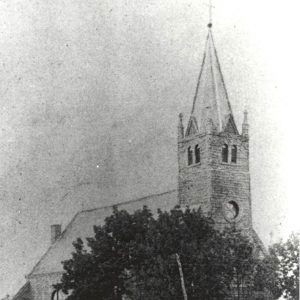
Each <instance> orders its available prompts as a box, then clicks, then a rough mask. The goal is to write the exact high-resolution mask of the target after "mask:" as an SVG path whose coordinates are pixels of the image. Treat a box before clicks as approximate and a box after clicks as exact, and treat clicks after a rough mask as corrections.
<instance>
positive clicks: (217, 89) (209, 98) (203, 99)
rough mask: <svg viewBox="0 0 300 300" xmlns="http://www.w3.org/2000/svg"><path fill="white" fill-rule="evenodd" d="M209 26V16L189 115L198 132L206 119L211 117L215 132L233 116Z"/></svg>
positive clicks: (222, 128)
mask: <svg viewBox="0 0 300 300" xmlns="http://www.w3.org/2000/svg"><path fill="white" fill-rule="evenodd" d="M211 28H212V23H211V17H210V23H209V24H208V34H207V39H206V46H205V52H204V57H203V61H202V66H201V71H200V74H199V77H198V82H197V86H196V92H195V96H194V101H193V107H192V112H191V116H193V117H194V118H196V120H197V124H198V128H199V131H200V132H205V123H206V122H207V120H208V119H211V121H212V123H213V125H214V126H215V127H216V129H217V132H221V131H223V130H224V128H225V127H226V125H227V121H228V119H229V117H232V118H233V115H232V110H231V106H230V103H229V99H228V94H227V90H226V87H225V83H224V78H223V74H222V72H221V66H220V63H219V59H218V55H217V50H216V48H215V45H214V40H213V35H212V30H211Z"/></svg>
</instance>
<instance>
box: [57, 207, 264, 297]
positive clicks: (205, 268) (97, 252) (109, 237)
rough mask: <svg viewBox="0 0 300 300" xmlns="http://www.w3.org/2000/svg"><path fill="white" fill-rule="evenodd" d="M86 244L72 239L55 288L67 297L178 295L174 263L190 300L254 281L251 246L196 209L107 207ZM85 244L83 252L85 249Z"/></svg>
mask: <svg viewBox="0 0 300 300" xmlns="http://www.w3.org/2000/svg"><path fill="white" fill-rule="evenodd" d="M94 231H95V236H94V237H93V238H88V239H87V245H86V246H85V245H84V243H83V241H82V240H80V239H78V240H77V241H76V242H74V247H75V251H74V252H73V253H72V258H71V259H69V260H67V261H64V262H63V266H64V271H65V272H64V274H63V276H62V279H61V283H59V284H58V285H56V286H55V288H56V289H60V290H62V291H63V292H64V293H66V294H68V298H67V299H69V300H94V299H95V300H96V299H105V300H110V299H111V300H112V299H116V300H117V299H122V296H124V295H126V296H128V297H129V299H133V300H134V299H143V300H150V299H151V300H155V299H161V300H164V299H166V300H167V299H168V300H169V299H174V300H176V299H183V289H182V285H181V280H180V279H181V278H180V272H179V266H178V261H177V260H176V257H177V258H178V257H179V259H180V263H181V265H182V273H183V275H184V276H183V280H184V285H185V289H186V292H187V295H188V299H189V300H193V299H224V298H225V297H226V296H227V295H232V293H233V291H236V290H237V287H238V288H239V289H240V290H241V292H239V291H238V296H240V295H241V293H242V292H244V291H243V289H242V287H244V286H245V285H246V286H248V287H249V286H253V284H254V283H253V282H254V274H255V272H256V270H257V269H258V263H257V260H255V258H254V255H253V249H254V248H253V245H252V243H251V241H249V240H248V239H247V238H246V237H244V236H243V235H242V234H241V233H240V232H238V231H236V230H234V229H227V230H225V231H224V232H222V233H220V232H218V231H216V230H215V229H214V228H213V223H212V220H211V219H210V218H207V217H205V216H203V214H202V212H201V210H198V211H195V210H190V209H188V208H187V209H185V210H182V209H180V208H179V207H176V208H174V209H173V210H171V211H170V212H162V211H160V210H159V211H158V213H157V215H155V217H154V216H153V215H152V213H151V211H150V210H149V209H148V208H147V207H144V208H143V209H142V210H138V211H136V212H134V213H133V214H130V213H128V212H126V211H124V210H122V211H119V210H117V209H115V210H114V212H113V214H112V215H111V216H110V217H108V218H106V220H105V224H104V225H103V226H95V227H94ZM87 249H88V250H87Z"/></svg>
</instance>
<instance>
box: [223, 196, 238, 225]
mask: <svg viewBox="0 0 300 300" xmlns="http://www.w3.org/2000/svg"><path fill="white" fill-rule="evenodd" d="M224 214H225V218H226V219H228V220H229V221H231V220H234V219H236V218H237V216H238V215H239V206H238V205H237V203H236V202H235V201H228V202H226V203H225V205H224Z"/></svg>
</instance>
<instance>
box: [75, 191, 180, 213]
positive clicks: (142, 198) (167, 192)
mask: <svg viewBox="0 0 300 300" xmlns="http://www.w3.org/2000/svg"><path fill="white" fill-rule="evenodd" d="M175 191H177V189H172V190H169V191H166V192H162V193H157V194H150V195H147V196H143V197H140V198H135V199H131V200H127V201H124V202H118V203H116V204H110V205H105V206H100V207H95V208H90V209H84V210H80V211H78V212H77V213H76V215H79V214H81V213H86V212H91V211H95V210H98V209H106V208H112V207H115V206H120V205H124V204H129V203H134V202H138V201H141V200H145V199H148V198H151V197H153V196H162V195H165V194H169V193H172V192H175Z"/></svg>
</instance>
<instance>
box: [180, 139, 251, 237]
mask: <svg viewBox="0 0 300 300" xmlns="http://www.w3.org/2000/svg"><path fill="white" fill-rule="evenodd" d="M224 144H226V145H228V149H229V155H228V162H227V163H225V162H222V146H223V145H224ZM195 145H199V147H200V153H201V161H200V163H198V164H195V163H193V164H192V165H190V166H189V165H188V161H187V156H188V154H187V149H188V147H191V148H192V149H194V147H195ZM233 145H235V146H236V147H237V162H236V163H232V162H231V149H232V146H233ZM178 165H179V175H178V187H179V202H180V203H181V204H183V205H185V204H186V205H190V206H193V207H194V206H196V205H198V206H200V207H201V208H202V210H203V212H204V213H210V214H211V215H212V217H213V219H214V221H215V222H216V226H217V227H218V228H220V229H222V228H223V227H224V226H226V225H227V224H228V223H230V222H232V221H233V220H228V219H227V218H226V217H225V212H224V209H225V206H226V204H227V203H228V202H230V201H234V202H235V203H236V204H237V205H238V209H239V210H238V211H239V213H238V216H237V217H236V219H234V223H235V224H236V226H237V227H238V228H241V229H243V230H247V231H248V230H251V229H252V215H251V195H250V174H249V142H248V140H247V139H245V138H244V137H243V136H241V135H239V134H234V133H221V134H206V135H194V136H191V137H188V138H184V139H182V140H180V141H179V143H178Z"/></svg>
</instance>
